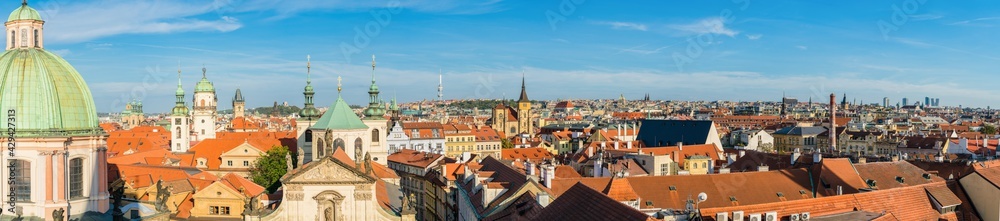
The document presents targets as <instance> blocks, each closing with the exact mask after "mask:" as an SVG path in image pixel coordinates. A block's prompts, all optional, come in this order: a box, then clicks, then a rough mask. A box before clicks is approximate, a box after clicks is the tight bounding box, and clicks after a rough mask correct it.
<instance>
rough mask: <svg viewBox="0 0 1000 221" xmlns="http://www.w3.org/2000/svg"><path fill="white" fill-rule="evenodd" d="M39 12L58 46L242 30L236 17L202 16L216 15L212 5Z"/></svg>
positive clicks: (74, 6)
mask: <svg viewBox="0 0 1000 221" xmlns="http://www.w3.org/2000/svg"><path fill="white" fill-rule="evenodd" d="M39 9H40V13H41V14H42V16H43V18H45V19H46V20H47V22H46V24H47V25H48V27H47V28H46V30H49V31H48V32H47V33H46V42H51V43H56V44H58V43H76V42H84V41H88V40H92V39H97V38H101V37H107V36H114V35H121V34H162V33H177V32H192V31H197V32H201V31H216V32H229V31H233V30H236V29H239V28H240V27H242V26H243V25H242V24H241V23H240V21H239V20H238V19H236V18H234V17H229V16H218V17H215V18H214V19H212V18H209V19H205V17H211V16H199V15H204V14H206V13H209V12H212V11H213V6H212V4H211V2H202V1H132V0H108V1H100V2H90V1H86V2H84V1H73V2H68V1H67V2H63V3H60V4H48V5H45V4H43V5H41V6H40V7H39Z"/></svg>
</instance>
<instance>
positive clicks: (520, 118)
mask: <svg viewBox="0 0 1000 221" xmlns="http://www.w3.org/2000/svg"><path fill="white" fill-rule="evenodd" d="M517 124H518V132H519V133H527V134H529V135H532V134H534V133H535V131H534V127H533V126H532V123H531V100H528V92H527V91H526V90H525V88H524V73H521V98H520V99H518V100H517Z"/></svg>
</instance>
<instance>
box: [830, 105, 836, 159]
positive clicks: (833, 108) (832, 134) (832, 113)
mask: <svg viewBox="0 0 1000 221" xmlns="http://www.w3.org/2000/svg"><path fill="white" fill-rule="evenodd" d="M836 100H837V95H836V94H833V93H830V150H834V151H835V150H837V103H836Z"/></svg>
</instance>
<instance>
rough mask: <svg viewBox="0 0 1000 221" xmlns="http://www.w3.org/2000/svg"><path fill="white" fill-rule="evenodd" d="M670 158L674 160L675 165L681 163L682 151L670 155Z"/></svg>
mask: <svg viewBox="0 0 1000 221" xmlns="http://www.w3.org/2000/svg"><path fill="white" fill-rule="evenodd" d="M670 157H671V158H673V159H674V162H675V163H680V162H681V152H680V151H676V150H675V151H674V152H673V153H672V154H670Z"/></svg>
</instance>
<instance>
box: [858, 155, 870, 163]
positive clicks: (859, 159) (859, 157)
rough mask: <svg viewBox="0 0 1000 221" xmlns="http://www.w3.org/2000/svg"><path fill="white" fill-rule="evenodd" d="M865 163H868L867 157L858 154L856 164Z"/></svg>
mask: <svg viewBox="0 0 1000 221" xmlns="http://www.w3.org/2000/svg"><path fill="white" fill-rule="evenodd" d="M865 163H868V158H865V157H863V156H858V164H865Z"/></svg>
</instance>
